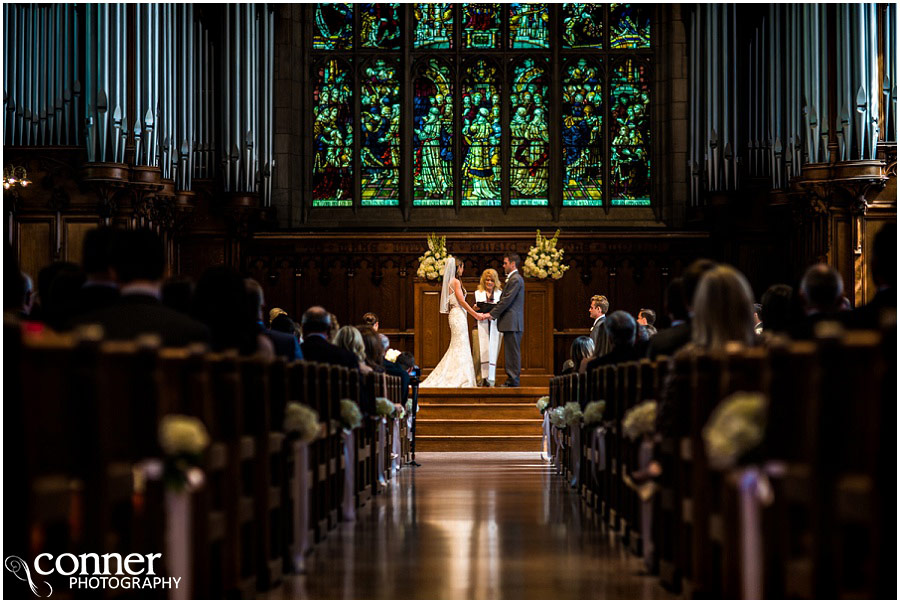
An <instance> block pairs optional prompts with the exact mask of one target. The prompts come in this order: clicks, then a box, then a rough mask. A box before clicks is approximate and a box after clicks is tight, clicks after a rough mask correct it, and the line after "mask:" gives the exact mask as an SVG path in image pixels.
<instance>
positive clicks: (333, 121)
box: [312, 60, 353, 207]
mask: <svg viewBox="0 0 900 603" xmlns="http://www.w3.org/2000/svg"><path fill="white" fill-rule="evenodd" d="M352 95H353V93H352V90H351V77H350V70H349V68H348V67H347V65H346V64H345V63H343V62H340V61H336V60H330V61H326V62H325V63H324V64H323V65H322V66H321V67H319V69H318V72H317V74H316V78H315V83H314V87H313V113H314V115H313V145H314V146H313V148H314V152H313V155H314V157H313V177H312V189H313V192H312V196H313V205H314V206H316V207H329V206H350V205H353V161H352V158H353V113H352V110H351V109H352V107H351V100H352Z"/></svg>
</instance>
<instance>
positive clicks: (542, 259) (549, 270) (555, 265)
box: [522, 230, 569, 280]
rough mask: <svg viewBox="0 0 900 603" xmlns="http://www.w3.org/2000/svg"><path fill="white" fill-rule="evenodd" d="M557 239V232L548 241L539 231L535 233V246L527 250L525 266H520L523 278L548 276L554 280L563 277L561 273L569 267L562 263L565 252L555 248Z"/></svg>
mask: <svg viewBox="0 0 900 603" xmlns="http://www.w3.org/2000/svg"><path fill="white" fill-rule="evenodd" d="M558 239H559V230H557V231H556V234H555V235H553V238H549V239H548V238H547V237H543V236H541V231H540V230H539V231H537V238H536V240H535V244H534V245H533V246H532V247H531V249H529V250H528V255H527V256H526V258H525V264H524V265H523V266H522V272H523V274H525V276H530V277H533V278H547V277H548V276H549V277H550V278H552V279H554V280H557V279H561V278H562V277H563V273H564V272H565V271H566V270H568V269H569V267H568V266H567V265H566V264H563V263H562V259H563V254H564V253H565V250H563V249H557V248H556V242H557V240H558Z"/></svg>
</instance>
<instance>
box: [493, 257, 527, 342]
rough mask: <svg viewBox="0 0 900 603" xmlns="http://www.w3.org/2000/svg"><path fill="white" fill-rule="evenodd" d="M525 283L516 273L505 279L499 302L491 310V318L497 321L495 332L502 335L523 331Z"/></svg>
mask: <svg viewBox="0 0 900 603" xmlns="http://www.w3.org/2000/svg"><path fill="white" fill-rule="evenodd" d="M524 313H525V281H524V279H523V278H522V275H521V274H519V272H518V271H516V272H513V273H512V274H510V275H509V276H508V277H507V278H506V284H505V285H504V286H503V292H502V293H501V294H500V301H498V302H497V306H496V307H495V308H494V309H493V310H491V318H493V319H495V320H496V321H497V330H498V331H501V332H503V333H508V332H510V331H512V332H515V331H523V330H524V325H525V319H524Z"/></svg>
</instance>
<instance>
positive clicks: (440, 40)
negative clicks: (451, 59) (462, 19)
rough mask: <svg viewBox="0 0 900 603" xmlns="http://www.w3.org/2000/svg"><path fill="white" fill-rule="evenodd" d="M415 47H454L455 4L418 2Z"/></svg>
mask: <svg viewBox="0 0 900 603" xmlns="http://www.w3.org/2000/svg"><path fill="white" fill-rule="evenodd" d="M414 16H415V20H416V35H415V39H414V40H413V45H414V46H415V48H452V47H453V5H452V4H450V3H447V2H444V3H435V4H425V3H419V4H416V7H415V10H414Z"/></svg>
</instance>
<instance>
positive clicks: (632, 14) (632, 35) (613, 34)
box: [609, 4, 650, 48]
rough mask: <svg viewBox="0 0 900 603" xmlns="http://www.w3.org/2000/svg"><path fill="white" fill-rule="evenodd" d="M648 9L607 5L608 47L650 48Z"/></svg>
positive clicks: (638, 5)
mask: <svg viewBox="0 0 900 603" xmlns="http://www.w3.org/2000/svg"><path fill="white" fill-rule="evenodd" d="M649 8H650V7H648V6H646V5H643V4H610V5H609V47H610V48H650V10H649Z"/></svg>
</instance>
